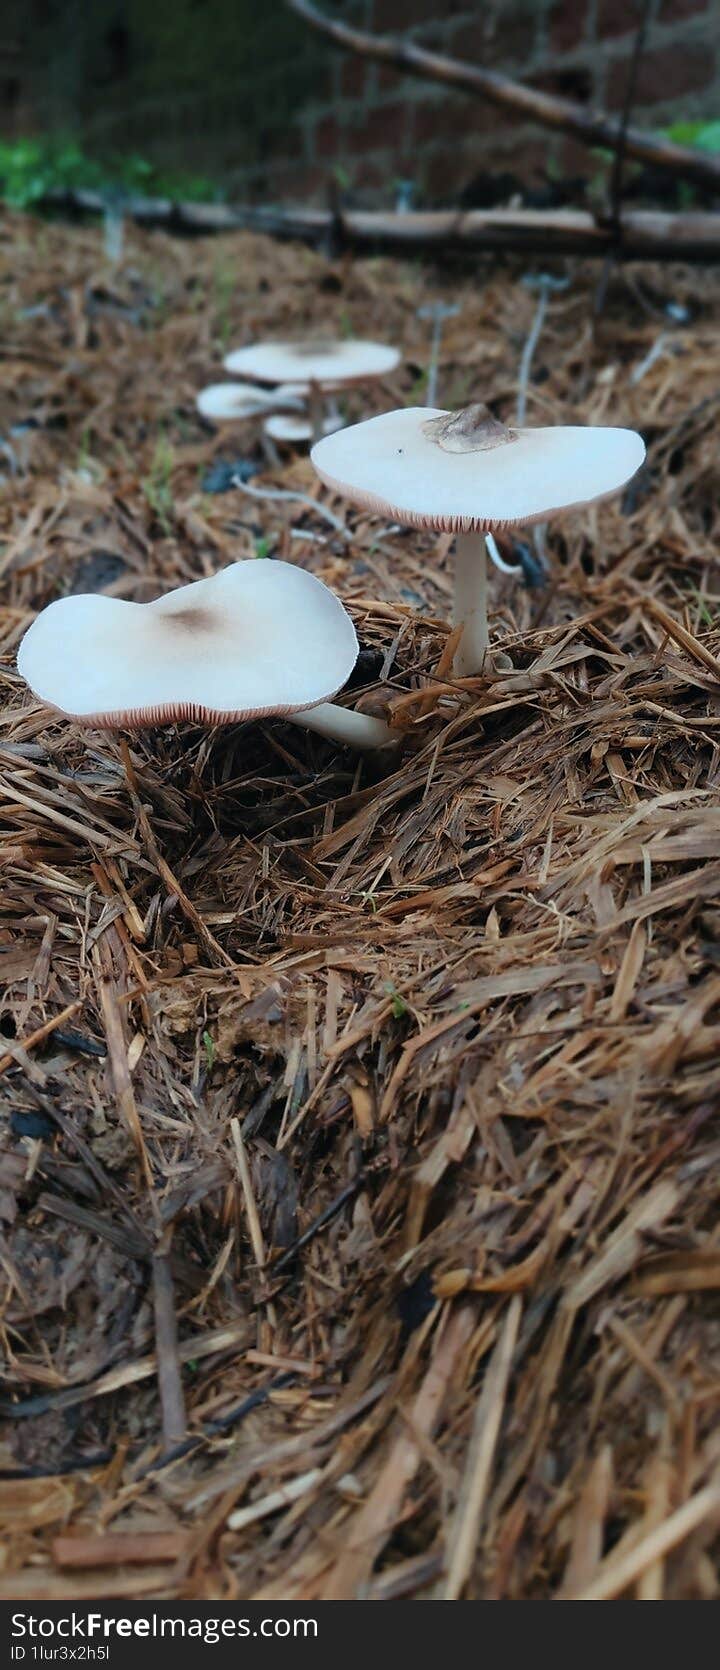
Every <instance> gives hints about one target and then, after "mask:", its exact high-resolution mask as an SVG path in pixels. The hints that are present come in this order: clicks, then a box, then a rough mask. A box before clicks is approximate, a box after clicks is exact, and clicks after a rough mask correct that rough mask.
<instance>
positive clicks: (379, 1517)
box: [0, 217, 720, 1600]
mask: <svg viewBox="0 0 720 1670" xmlns="http://www.w3.org/2000/svg"><path fill="white" fill-rule="evenodd" d="M522 277H523V274H522V269H521V268H520V267H518V266H507V267H503V266H501V265H500V266H498V265H497V264H495V265H494V266H490V265H487V266H479V267H478V268H477V270H476V271H475V272H474V273H473V274H471V275H468V273H467V272H466V273H464V274H463V273H456V274H452V273H449V272H447V271H445V272H444V273H440V272H438V271H433V270H432V269H429V268H428V269H426V268H424V267H423V265H422V264H421V263H419V262H413V263H408V264H402V263H393V262H390V261H387V260H367V261H351V260H347V261H339V262H335V263H332V262H328V261H327V260H326V259H325V258H324V257H323V256H321V255H317V254H313V253H310V252H308V251H306V250H304V249H302V248H298V247H289V246H287V247H282V246H277V245H275V244H273V243H271V242H269V241H266V240H263V239H260V238H253V237H250V236H239V237H237V238H232V239H228V240H224V241H222V242H219V241H218V242H212V241H207V242H204V243H199V244H195V245H189V244H181V243H177V242H172V241H171V240H169V239H167V238H165V237H164V236H160V235H156V236H140V235H136V234H134V233H133V234H131V235H130V237H129V239H128V243H127V246H126V250H125V253H124V256H123V260H122V263H121V266H120V269H119V271H118V272H116V273H114V274H113V273H111V272H110V271H109V270H108V268H107V265H106V263H105V261H104V258H103V253H102V244H101V238H100V235H99V233H98V232H97V231H96V230H95V229H75V230H72V229H68V228H65V227H62V226H56V227H51V226H47V225H43V224H40V223H36V222H32V221H28V220H24V219H22V218H20V217H16V218H14V219H12V218H10V219H8V220H6V221H5V222H4V224H3V228H2V235H1V241H0V305H1V306H2V316H3V332H2V336H3V342H4V346H3V348H2V360H1V363H2V394H1V397H0V432H1V434H2V437H3V448H4V450H3V453H2V457H1V458H0V469H1V470H2V473H3V475H4V478H5V479H4V482H3V493H2V503H1V506H0V524H1V534H0V537H1V540H2V545H1V548H0V570H1V572H2V585H3V591H2V685H3V690H2V729H1V731H0V783H1V795H2V825H1V834H0V840H1V846H0V851H1V852H2V863H3V886H2V925H1V927H0V994H1V999H2V1001H1V1008H0V1027H1V1028H2V1033H3V1038H2V1045H1V1048H2V1053H1V1054H0V1075H1V1077H0V1084H1V1099H2V1134H1V1138H0V1229H1V1231H2V1234H1V1238H0V1265H1V1267H2V1277H1V1284H2V1324H3V1366H2V1393H1V1414H2V1429H1V1443H2V1451H1V1456H0V1459H1V1462H2V1480H0V1505H1V1507H2V1515H1V1517H2V1523H3V1527H4V1536H5V1540H4V1542H3V1551H2V1560H3V1571H2V1577H1V1578H0V1596H3V1597H6V1598H7V1597H22V1598H32V1597H39V1596H42V1597H45V1598H50V1597H55V1598H61V1597H72V1598H81V1597H93V1596H104V1597H108V1596H130V1597H132V1596H155V1597H166V1596H168V1597H203V1598H207V1599H236V1598H239V1597H243V1598H250V1597H263V1598H268V1599H275V1600H315V1599H329V1598H335V1597H343V1598H347V1597H351V1596H356V1595H359V1596H363V1597H368V1598H371V1599H392V1598H394V1597H402V1598H404V1599H411V1598H417V1597H429V1596H447V1597H455V1596H466V1597H471V1598H486V1597H490V1598H503V1599H505V1598H509V1599H549V1598H551V1597H553V1596H563V1597H569V1596H571V1597H583V1598H615V1597H616V1596H623V1597H625V1598H633V1597H638V1598H652V1597H663V1598H667V1599H688V1598H701V1599H702V1598H714V1597H716V1596H717V1595H718V1592H719V1588H718V1571H717V1563H716V1559H715V1558H714V1556H715V1557H716V1556H717V1551H718V1527H719V1525H720V1482H719V1480H720V1473H719V1468H720V1431H719V1429H718V1424H717V1409H718V1393H719V1391H720V1380H719V1373H720V1324H719V1320H718V1290H719V1289H720V1238H719V1235H718V1219H717V1167H718V1159H719V1158H720V1128H719V1126H718V1087H719V1085H720V798H719V796H718V782H719V767H720V746H719V745H720V630H719V629H718V625H717V601H718V598H717V590H718V583H717V571H715V574H714V575H713V566H712V565H713V558H714V553H715V551H716V549H717V525H718V502H719V500H720V493H719V487H720V479H719V470H718V450H717V422H718V394H717V362H716V360H715V364H714V365H713V359H714V355H715V354H716V347H717V335H716V329H717V319H716V310H717V300H718V281H717V278H716V277H714V276H713V275H708V274H703V273H699V272H695V273H688V272H686V271H683V270H679V269H676V268H666V269H653V270H652V271H647V270H646V271H640V270H639V269H637V270H635V271H633V272H631V273H628V274H618V273H616V274H613V275H611V276H610V282H609V285H608V289H607V295H606V299H605V303H604V306H603V308H602V311H601V313H600V314H599V316H598V317H597V318H596V319H595V321H593V299H594V295H595V289H596V285H597V280H598V272H597V269H596V268H584V267H576V268H574V269H573V270H572V273H571V278H572V282H571V285H570V287H569V288H568V289H567V290H566V291H565V292H563V293H559V294H557V295H556V296H555V297H554V298H553V300H552V303H551V306H550V311H549V314H548V318H547V321H546V325H545V328H544V331H543V334H542V337H541V340H540V344H539V347H538V350H537V353H536V356H535V360H534V363H533V370H532V379H531V383H530V387H529V405H528V416H529V421H531V422H541V423H542V422H549V423H555V422H563V421H565V422H567V421H571V422H595V423H597V422H602V421H609V422H620V423H628V424H630V425H637V426H639V427H641V428H642V430H643V433H644V435H645V437H646V440H647V443H648V451H649V462H648V467H647V470H646V471H645V473H644V475H643V476H642V478H641V479H640V480H639V481H637V482H636V483H635V484H633V486H632V487H631V488H630V489H629V490H628V491H626V492H625V494H624V495H620V496H618V497H617V498H616V499H615V500H613V501H612V502H610V503H609V504H607V505H605V506H603V507H602V508H600V509H598V510H592V511H588V512H585V513H582V514H575V515H573V516H572V517H568V518H567V519H566V520H565V521H563V520H558V521H557V522H556V523H555V524H554V525H553V527H552V528H551V529H550V532H549V536H548V546H549V553H550V557H551V578H550V581H549V584H548V585H547V586H546V588H545V589H544V590H542V591H535V592H533V591H529V590H528V589H526V588H525V587H523V586H521V585H518V584H517V583H515V582H514V581H512V580H509V579H504V578H501V577H500V576H499V575H497V574H495V573H493V577H492V603H493V632H494V636H495V640H496V641H499V640H500V639H502V641H503V647H504V648H505V649H507V650H508V651H509V653H510V654H511V656H512V658H513V662H514V668H515V670H514V672H513V673H511V674H505V675H502V676H501V675H497V676H496V677H495V679H494V680H493V678H492V677H488V678H478V679H475V680H471V681H467V682H466V683H464V684H460V685H458V684H455V683H453V682H452V679H451V678H450V676H449V674H448V667H449V655H448V627H447V624H446V622H447V615H448V601H449V592H450V584H449V562H448V545H449V542H448V541H447V540H445V539H441V540H438V539H436V538H433V537H431V536H423V535H418V534H416V533H412V534H411V533H408V532H406V531H402V530H401V531H398V530H397V529H388V528H386V527H384V528H383V527H380V526H379V525H378V523H377V522H373V521H372V520H371V519H370V518H366V517H362V516H359V515H358V514H357V513H356V512H354V511H352V510H350V509H349V508H348V507H347V506H343V505H341V504H340V503H338V502H335V503H334V504H333V505H332V506H329V501H328V499H327V496H326V495H324V494H323V492H322V491H321V490H320V488H319V487H318V485H317V483H316V482H315V480H314V477H313V474H312V470H311V467H310V465H309V462H308V460H307V459H306V458H304V457H302V456H296V457H295V458H294V459H293V460H291V461H290V462H287V463H284V464H282V465H281V466H280V467H274V468H272V469H267V468H265V470H264V474H262V475H260V476H258V477H256V478H254V485H255V486H260V487H263V488H265V489H273V488H277V487H283V488H286V489H293V490H295V491H297V492H300V493H304V494H306V495H308V494H309V495H311V496H312V497H313V498H315V499H316V500H317V508H316V507H315V506H314V505H312V504H311V505H308V504H306V503H304V502H303V501H302V500H297V501H286V500H260V499H257V498H252V497H250V496H246V495H243V494H242V493H240V492H238V491H232V492H229V493H224V494H215V495H211V494H210V493H208V492H207V491H205V490H204V489H203V486H202V481H203V478H204V476H205V473H206V472H207V470H208V469H209V467H210V466H211V465H213V464H214V465H218V464H219V463H221V462H222V460H223V459H225V460H233V459H237V457H238V456H239V455H241V454H242V455H252V454H253V452H254V449H255V446H256V438H255V436H254V434H253V431H252V429H248V428H245V429H238V430H237V431H235V432H233V433H231V434H229V435H225V436H222V435H221V436H218V435H213V434H212V433H211V432H210V431H209V430H207V429H205V428H203V426H202V425H201V424H200V422H199V420H198V419H197V417H196V415H195V408H194V396H195V393H196V391H197V389H198V388H199V387H201V386H202V385H203V383H205V382H208V381H211V380H216V378H217V377H218V375H219V374H220V373H219V365H220V360H221V355H222V351H223V349H224V348H225V347H227V345H229V344H232V343H240V342H241V341H243V340H249V339H251V338H253V337H255V336H257V335H260V334H262V333H266V332H272V333H275V334H280V333H285V332H287V331H289V330H293V331H297V330H299V329H301V328H303V327H306V326H307V327H308V328H310V327H312V328H317V327H321V328H323V329H324V330H325V331H327V329H328V328H332V329H339V330H340V331H355V332H362V333H364V334H366V335H372V336H375V337H381V338H384V339H387V340H390V341H397V342H398V343H399V344H400V345H401V346H402V348H403V350H404V356H405V357H404V361H403V366H402V368H401V370H399V371H398V373H397V374H396V375H394V376H392V377H391V378H389V379H388V380H387V382H386V383H385V384H384V385H383V386H382V387H381V388H379V389H375V390H373V391H372V392H370V393H366V394H365V395H360V394H356V395H354V396H353V397H352V399H351V401H350V403H349V406H350V411H351V413H353V414H355V415H361V414H362V413H369V412H371V411H372V410H376V409H382V408H383V407H388V406H392V405H395V404H398V403H400V402H402V401H407V400H413V399H415V400H417V399H420V400H422V381H421V379H422V376H423V373H424V371H425V369H426V365H427V354H428V333H429V327H428V325H427V323H423V322H421V321H419V320H418V319H417V317H416V309H417V307H418V306H419V305H420V304H421V303H423V302H427V301H428V300H429V299H432V298H433V297H435V296H437V295H443V296H445V297H448V296H452V298H453V299H454V300H456V301H458V302H459V303H460V312H459V314H458V315H457V317H456V318H454V319H452V320H450V322H449V323H448V325H447V326H446V330H445V336H444V342H443V353H442V362H441V368H440V372H441V375H440V399H441V402H442V404H447V405H458V404H462V403H464V402H465V401H467V400H468V399H470V398H488V399H490V400H491V401H492V402H493V404H494V407H495V410H496V411H497V412H498V413H499V414H500V415H502V416H504V417H510V416H512V413H513V411H514V407H515V401H516V398H517V384H518V366H519V363H520V357H521V353H522V348H523V344H524V342H525V340H526V337H527V333H528V330H529V327H530V325H531V322H532V317H533V312H534V308H535V305H536V303H535V298H534V296H533V294H532V293H531V291H530V290H529V289H528V288H527V287H526V286H525V285H524V284H523V282H522ZM667 301H672V302H675V303H681V304H687V305H688V306H689V307H690V309H691V317H690V320H689V322H686V323H684V324H682V323H681V324H675V325H673V324H672V323H670V322H669V321H668V319H667V317H666V316H665V315H664V314H663V312H662V305H663V303H664V302H667ZM661 336H662V337H664V340H663V341H662V342H660V343H659V345H658V351H657V352H656V355H655V357H654V358H653V359H652V362H651V363H648V354H649V350H650V349H651V348H652V346H653V344H658V338H659V337H661ZM643 362H645V363H644V364H643ZM11 431H12V433H11ZM251 485H252V484H251ZM323 506H325V507H326V508H328V507H329V508H331V509H332V510H333V511H334V513H335V515H336V517H339V518H340V519H341V521H342V522H343V523H344V529H345V532H344V533H343V532H342V531H340V530H339V529H337V528H336V527H335V526H333V525H332V524H331V523H330V522H329V521H328V520H327V518H326V517H325V516H324V515H323V510H322V507H323ZM258 553H259V554H261V555H263V554H265V555H267V554H269V555H281V556H283V557H286V558H291V559H292V560H293V561H296V562H298V563H301V564H303V565H304V566H306V567H307V568H311V569H312V570H313V571H314V572H315V573H317V574H319V575H321V576H322V578H323V579H325V580H326V581H328V582H329V583H330V584H331V585H333V586H334V587H336V588H337V589H338V591H339V592H340V593H341V594H342V596H343V598H344V600H345V601H346V603H347V605H348V607H349V608H350V610H351V612H352V614H353V617H354V619H355V621H356V623H357V627H358V632H359V636H360V638H361V642H362V646H363V654H362V657H361V662H360V665H359V668H358V673H357V678H356V689H355V691H354V692H353V697H352V699H353V700H357V701H360V702H367V703H369V705H370V706H371V707H372V706H377V705H379V706H380V707H381V708H383V707H386V706H389V708H390V710H391V712H392V713H393V715H394V720H395V723H396V724H397V725H398V727H399V728H400V730H401V731H402V733H403V736H404V741H403V747H402V751H401V752H400V753H399V754H398V755H397V756H396V757H395V758H394V759H393V758H391V759H390V760H385V761H379V760H378V759H377V758H376V759H375V760H373V759H372V758H365V759H362V760H361V759H358V758H356V757H354V756H352V755H351V754H349V753H347V752H344V751H342V750H338V749H335V748H334V747H333V746H331V745H330V744H328V743H325V742H322V741H321V740H320V739H319V738H312V737H310V736H309V735H306V734H305V733H303V732H302V731H299V730H297V729H296V728H294V727H291V726H289V725H285V724H283V723H281V722H268V723H264V724H262V725H257V726H253V727H246V728H237V727H235V728H231V729H227V730H218V731H214V732H205V731H203V730H200V729H197V728H192V727H183V728H181V729H179V730H176V731H174V730H166V731H160V732H151V733H148V734H146V735H143V736H139V737H138V736H132V737H123V736H114V735H109V734H100V733H87V734H83V733H82V732H81V731H80V730H79V729H77V728H76V727H74V726H73V725H71V724H67V723H64V722H61V721H60V720H58V719H57V718H53V717H48V715H47V713H46V712H44V711H43V710H42V708H41V706H40V704H39V703H37V702H36V701H35V700H34V699H33V698H31V697H30V696H29V694H28V692H27V690H26V689H25V688H24V687H23V686H22V684H21V681H20V680H19V678H18V676H17V673H16V671H15V651H16V647H17V644H18V641H19V639H20V637H21V635H22V633H23V631H24V630H25V628H26V627H27V626H28V624H29V623H30V621H31V620H32V618H33V614H34V612H35V611H36V610H37V609H39V608H41V607H42V606H43V605H44V604H46V603H47V602H49V601H50V600H51V599H52V598H54V597H56V596H58V595H59V594H61V593H66V592H69V591H73V590H75V591H78V590H100V589H104V590H106V591H107V592H109V593H112V594H113V595H116V596H122V597H128V598H134V599H137V600H147V599H149V598H151V597H152V596H155V595H157V594H158V593H159V592H161V591H163V590H165V589H167V588H168V587H170V586H172V585H177V584H181V583H184V582H186V581H189V580H191V579H195V578H198V577H200V576H202V575H204V574H209V573H211V572H213V570H214V569H216V568H217V567H218V566H219V565H222V564H223V563H225V562H227V561H228V560H231V559H233V558H238V557H255V556H256V555H257V554H258Z"/></svg>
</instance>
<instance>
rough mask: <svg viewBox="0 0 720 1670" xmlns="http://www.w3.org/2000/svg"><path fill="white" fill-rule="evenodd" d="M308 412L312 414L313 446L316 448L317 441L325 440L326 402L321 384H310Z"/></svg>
mask: <svg viewBox="0 0 720 1670" xmlns="http://www.w3.org/2000/svg"><path fill="white" fill-rule="evenodd" d="M308 410H309V412H310V422H311V424H312V444H313V446H315V443H316V441H321V440H322V438H323V422H324V417H325V402H324V400H323V397H322V390H321V388H320V384H319V383H311V384H310V392H309V396H308Z"/></svg>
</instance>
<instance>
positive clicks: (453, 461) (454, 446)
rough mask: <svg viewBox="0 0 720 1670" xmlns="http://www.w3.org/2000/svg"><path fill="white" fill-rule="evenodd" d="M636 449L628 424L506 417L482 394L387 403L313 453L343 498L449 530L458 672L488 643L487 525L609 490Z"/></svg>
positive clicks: (474, 666)
mask: <svg viewBox="0 0 720 1670" xmlns="http://www.w3.org/2000/svg"><path fill="white" fill-rule="evenodd" d="M644 457H645V447H644V444H643V441H642V438H641V436H640V435H638V434H636V433H635V431H634V430H632V429H604V428H590V427H586V428H580V427H567V428H566V427H562V426H558V427H556V428H549V429H510V428H506V426H505V424H503V423H499V422H498V421H497V419H496V418H494V417H493V416H492V414H491V413H490V412H489V411H488V409H487V407H486V406H482V405H479V404H478V405H472V406H468V407H466V408H465V409H464V410H463V411H460V412H445V411H437V410H436V409H434V408H432V407H405V408H402V409H401V410H399V411H395V412H383V413H382V414H381V415H380V416H379V417H374V418H368V419H367V420H366V421H365V422H364V423H357V424H353V425H352V427H351V428H349V429H343V430H341V431H340V432H339V433H338V434H336V435H332V436H329V437H328V438H327V439H324V440H321V441H320V442H318V443H317V444H316V445H315V446H314V447H313V450H312V453H311V458H312V462H313V464H314V466H315V469H316V471H317V474H318V475H319V477H320V480H321V481H323V482H324V483H325V485H326V486H327V487H330V488H331V489H332V490H333V491H334V492H335V493H338V494H340V495H341V496H342V497H343V498H346V499H349V500H351V501H352V502H353V503H354V504H358V505H361V506H362V507H363V508H364V509H366V510H371V511H375V512H376V513H377V514H378V515H381V516H385V517H390V518H391V519H392V520H393V521H395V522H401V523H405V524H406V525H409V526H411V527H415V528H433V529H436V530H438V531H441V532H446V533H454V534H455V535H456V541H455V545H456V554H455V584H454V607H453V623H454V625H456V626H460V625H461V626H462V635H461V638H460V642H459V645H458V649H457V654H456V658H455V672H456V674H457V675H458V676H459V677H467V676H470V675H472V674H474V673H479V672H481V671H482V668H483V665H484V662H485V658H486V655H487V653H488V646H489V635H488V617H487V562H486V545H485V536H486V535H487V534H489V533H492V531H493V529H499V528H513V527H519V526H523V525H527V524H528V523H531V522H539V521H546V520H547V519H548V517H550V516H552V515H554V514H555V513H557V512H558V511H561V510H569V509H572V508H575V507H578V506H580V505H587V504H591V503H593V502H594V501H595V500H597V499H603V498H606V497H607V496H608V495H609V494H611V493H614V492H616V491H617V489H618V488H620V487H623V486H624V484H625V482H626V481H628V480H629V479H630V477H631V476H633V475H634V474H635V472H636V470H638V469H639V467H640V465H641V464H642V461H643V459H644Z"/></svg>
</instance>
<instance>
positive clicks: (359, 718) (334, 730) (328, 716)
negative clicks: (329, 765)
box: [286, 702, 397, 748]
mask: <svg viewBox="0 0 720 1670" xmlns="http://www.w3.org/2000/svg"><path fill="white" fill-rule="evenodd" d="M286 717H287V718H288V719H289V720H290V722H291V724H293V725H300V726H302V729H303V730H306V731H317V732H318V733H319V735H320V736H328V737H330V739H331V741H332V742H345V743H347V745H348V747H350V748H386V747H387V745H388V743H390V742H397V733H396V732H393V731H391V729H390V726H389V725H386V724H385V721H384V720H383V719H373V717H372V714H370V713H356V712H355V709H354V708H351V707H338V706H337V705H336V703H335V702H321V703H320V706H319V707H310V708H306V709H305V710H304V712H303V713H288V714H287V715H286Z"/></svg>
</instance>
